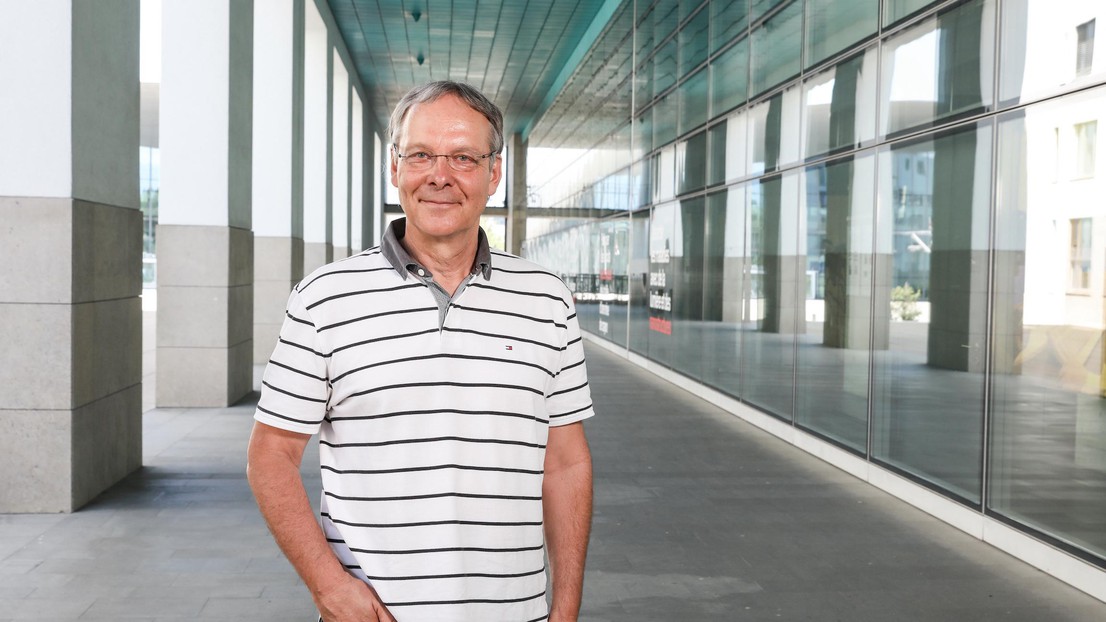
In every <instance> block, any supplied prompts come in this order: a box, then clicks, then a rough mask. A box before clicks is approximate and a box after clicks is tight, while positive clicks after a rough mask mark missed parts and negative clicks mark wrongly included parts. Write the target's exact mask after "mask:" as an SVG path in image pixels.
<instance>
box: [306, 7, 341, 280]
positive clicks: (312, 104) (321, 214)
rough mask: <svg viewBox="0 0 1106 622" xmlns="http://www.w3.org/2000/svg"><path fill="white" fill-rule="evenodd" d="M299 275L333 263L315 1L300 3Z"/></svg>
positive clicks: (324, 63) (323, 60) (326, 55)
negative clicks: (300, 272)
mask: <svg viewBox="0 0 1106 622" xmlns="http://www.w3.org/2000/svg"><path fill="white" fill-rule="evenodd" d="M304 5H305V6H304V41H303V273H304V274H309V273H310V272H311V271H312V270H314V269H315V268H318V267H319V266H322V265H324V264H327V263H330V262H331V261H333V260H334V248H333V246H332V245H331V237H330V189H329V173H328V169H329V167H328V163H329V160H330V154H329V149H330V148H329V138H328V136H327V133H328V131H329V130H328V128H329V126H330V121H329V119H330V113H331V110H330V106H329V104H328V100H329V98H330V96H329V94H328V89H329V88H330V87H329V86H328V75H329V73H330V68H329V63H330V44H329V42H328V41H327V35H326V24H325V23H324V22H323V18H322V15H320V14H319V9H318V7H317V6H316V5H315V0H305V2H304Z"/></svg>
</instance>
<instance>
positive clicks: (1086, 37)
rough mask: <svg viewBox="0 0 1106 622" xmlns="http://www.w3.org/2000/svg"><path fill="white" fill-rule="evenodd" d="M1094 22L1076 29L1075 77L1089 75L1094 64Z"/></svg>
mask: <svg viewBox="0 0 1106 622" xmlns="http://www.w3.org/2000/svg"><path fill="white" fill-rule="evenodd" d="M1094 22H1095V20H1093V19H1092V20H1091V21H1089V22H1086V23H1083V24H1080V25H1078V26H1076V27H1075V36H1076V45H1075V75H1077V76H1085V75H1087V74H1089V73H1090V72H1091V65H1093V64H1094ZM1069 32H1070V31H1069Z"/></svg>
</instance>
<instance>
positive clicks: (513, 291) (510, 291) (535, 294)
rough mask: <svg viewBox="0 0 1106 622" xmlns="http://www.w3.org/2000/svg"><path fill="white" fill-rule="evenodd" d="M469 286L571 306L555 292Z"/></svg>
mask: <svg viewBox="0 0 1106 622" xmlns="http://www.w3.org/2000/svg"><path fill="white" fill-rule="evenodd" d="M469 287H476V288H479V289H490V290H492V291H496V292H501V293H504V294H512V295H515V296H530V297H533V298H548V299H550V300H556V301H557V302H559V303H561V304H563V305H564V306H565V308H566V309H568V308H569V306H568V303H567V302H565V301H564V299H562V298H561V297H560V296H554V295H553V294H546V293H544V292H523V291H519V290H516V289H505V288H502V287H494V286H491V285H485V284H484V283H479V282H475V281H474V282H472V283H469ZM308 308H310V307H308Z"/></svg>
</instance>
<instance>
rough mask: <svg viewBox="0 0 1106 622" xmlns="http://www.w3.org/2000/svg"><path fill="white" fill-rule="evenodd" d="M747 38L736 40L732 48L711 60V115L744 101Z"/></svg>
mask: <svg viewBox="0 0 1106 622" xmlns="http://www.w3.org/2000/svg"><path fill="white" fill-rule="evenodd" d="M748 73H749V39H748V37H746V38H745V39H742V40H741V41H738V42H737V44H736V45H734V46H733V47H732V48H730V49H728V50H726V51H725V52H723V53H722V54H720V55H719V56H718V57H717V58H715V59H714V60H713V61H711V64H710V76H711V77H710V80H711V108H710V114H711V116H712V117H717V116H719V115H721V114H724V113H726V112H727V111H729V110H730V109H732V108H733V107H735V106H737V105H739V104H743V103H745V98H746V96H747V94H748V93H747V92H748Z"/></svg>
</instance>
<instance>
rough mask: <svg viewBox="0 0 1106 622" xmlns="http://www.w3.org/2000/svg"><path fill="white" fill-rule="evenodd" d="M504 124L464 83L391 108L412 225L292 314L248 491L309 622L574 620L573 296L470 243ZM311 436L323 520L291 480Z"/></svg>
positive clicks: (579, 432)
mask: <svg viewBox="0 0 1106 622" xmlns="http://www.w3.org/2000/svg"><path fill="white" fill-rule="evenodd" d="M502 125H503V122H502V115H501V113H500V112H499V110H498V109H497V108H496V106H495V105H494V104H493V103H492V102H491V101H489V100H488V99H487V98H485V97H484V96H483V95H482V94H480V93H479V92H478V91H476V90H475V89H473V88H472V87H470V86H467V85H464V84H459V83H455V82H435V83H431V84H427V85H425V86H422V87H418V88H415V89H413V90H412V91H411V92H409V93H408V94H407V95H406V96H404V98H403V99H402V100H401V101H400V102H399V104H398V105H397V106H396V109H395V111H394V112H393V113H392V117H391V120H390V123H389V134H390V139H391V149H392V158H391V180H392V184H393V185H395V186H396V187H397V188H398V189H399V196H400V203H401V205H402V207H403V211H404V213H405V215H406V218H405V219H401V220H397V221H396V222H395V223H393V224H392V226H391V227H390V228H389V229H388V231H387V233H386V235H385V237H384V239H383V241H382V243H381V245H380V247H379V248H374V249H370V250H368V251H365V252H363V253H361V254H359V255H356V256H353V257H350V258H348V259H344V260H342V261H338V262H335V263H333V264H330V265H328V266H324V267H323V268H321V269H319V270H317V271H315V272H314V273H313V274H311V275H310V276H308V277H307V278H305V279H304V280H303V281H302V282H301V283H300V284H299V285H297V286H296V288H295V290H294V291H293V292H292V295H291V297H290V298H289V302H288V310H287V319H286V321H285V323H284V326H283V327H282V329H281V336H280V339H279V342H278V344H277V346H276V349H275V351H274V352H273V356H272V358H271V359H270V361H269V365H268V366H267V367H266V370H265V377H264V382H263V387H262V393H261V400H260V402H259V404H258V407H257V411H256V413H255V424H254V430H253V434H252V436H251V438H250V446H249V468H248V473H249V481H250V485H251V487H252V488H253V491H254V495H255V496H256V498H257V502H258V506H259V507H260V509H261V512H262V514H263V515H264V517H265V520H266V521H267V522H268V524H269V528H270V530H271V531H272V533H273V535H274V537H275V538H276V541H277V543H278V544H279V545H280V547H281V549H283V551H284V553H285V555H286V556H287V558H288V560H289V561H290V562H291V563H292V565H293V566H295V568H296V570H297V571H298V572H299V574H300V576H301V577H302V578H303V580H304V583H306V585H307V587H308V588H309V589H310V591H311V594H312V597H313V598H314V600H315V604H316V605H317V606H318V609H319V612H320V620H324V621H326V622H347V621H350V622H352V621H356V622H365V621H367V620H368V621H377V620H381V621H393V620H395V621H399V622H409V621H412V622H413V621H418V620H425V621H430V620H433V621H434V622H442V621H446V620H473V621H477V620H479V621H481V622H483V621H489V620H512V621H520V622H521V621H529V620H546V619H548V620H551V621H565V620H575V619H576V617H577V614H578V611H579V606H580V595H581V591H582V584H583V572H584V557H585V554H586V551H587V540H588V533H589V528H590V521H591V458H590V454H589V452H588V447H587V441H586V439H585V436H584V431H583V424H582V423H581V421H582V420H583V419H586V418H588V417H590V416H591V415H592V414H593V411H592V404H591V396H590V391H589V389H588V385H587V374H586V371H585V366H584V354H583V347H582V344H581V340H580V333H579V326H578V324H577V320H576V313H575V309H574V307H573V303H572V298H571V295H570V293H569V291H568V289H567V288H566V287H565V285H564V283H562V282H561V281H560V279H558V278H557V277H556V276H554V275H552V274H550V273H549V272H547V271H545V270H542V269H541V268H539V267H538V266H536V265H534V264H531V263H529V262H527V261H524V260H522V259H519V258H518V257H515V256H512V255H507V254H505V253H500V252H493V251H490V250H489V248H488V241H487V237H486V236H485V235H484V232H483V231H482V230H481V229H480V227H479V219H480V215H481V213H482V212H483V210H484V206H485V205H486V203H487V200H488V197H489V196H490V195H491V194H493V193H494V192H495V189H496V187H497V186H498V184H499V182H500V179H501V177H502V163H501V161H500V158H499V157H498V155H499V153H500V152H501V151H502V148H503V130H502ZM315 433H318V434H319V442H320V462H321V467H322V482H323V498H322V503H321V512H320V513H321V516H320V518H319V519H318V521H316V519H315V517H314V515H313V512H312V510H311V507H310V504H309V502H308V499H307V495H306V493H305V492H304V487H303V483H302V480H301V479H300V475H299V466H300V460H301V457H302V455H303V451H304V448H305V446H306V444H307V442H308V440H309V438H310V436H311V435H312V434H315ZM320 524H321V528H320ZM545 554H547V555H548V562H549V568H550V571H551V573H552V598H551V601H552V605H551V607H549V606H547V600H546V599H547V596H546V584H547V583H546V572H545V561H544V560H545Z"/></svg>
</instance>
